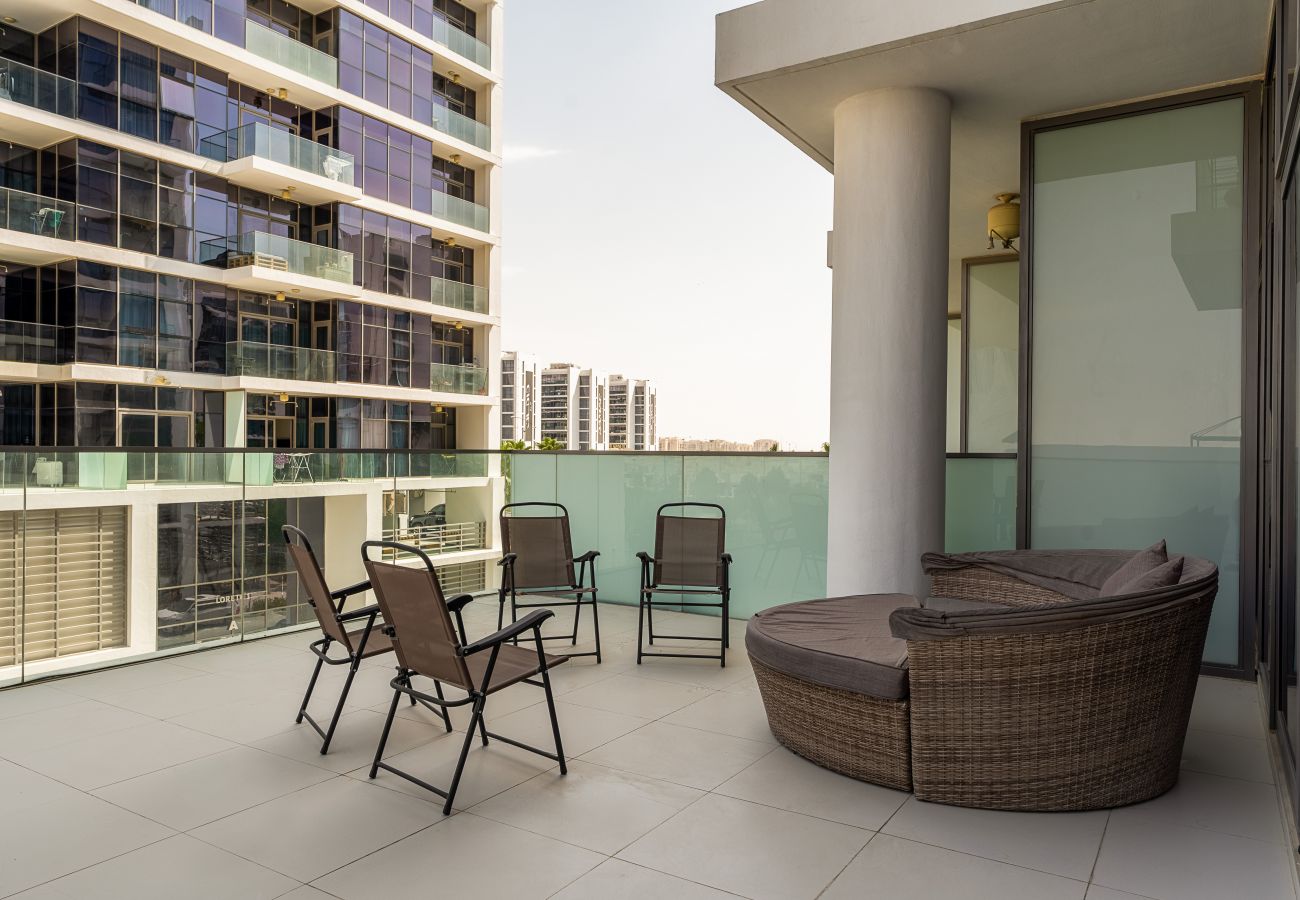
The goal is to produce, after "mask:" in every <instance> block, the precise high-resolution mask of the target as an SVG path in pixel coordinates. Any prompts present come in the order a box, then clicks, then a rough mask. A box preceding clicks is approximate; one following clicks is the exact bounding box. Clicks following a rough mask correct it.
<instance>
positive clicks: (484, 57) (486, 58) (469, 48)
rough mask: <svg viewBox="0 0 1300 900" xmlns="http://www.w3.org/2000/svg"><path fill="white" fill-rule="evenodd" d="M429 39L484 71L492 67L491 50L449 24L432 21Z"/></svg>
mask: <svg viewBox="0 0 1300 900" xmlns="http://www.w3.org/2000/svg"><path fill="white" fill-rule="evenodd" d="M430 37H432V38H433V39H434V41H436V42H437V43H439V44H442V45H443V46H444V47H446V48H447V49H448V50H451V51H452V52H453V53H459V54H460V55H461V56H463V57H465V58H466V59H468V60H471V61H472V62H475V63H477V64H478V65H480V66H482V67H483V68H485V69H486V68H489V67H490V66H491V65H492V48H491V47H489V46H488V45H487V44H485V43H483V42H482V41H480V40H479V39H478V38H476V37H471V36H470V35H468V34H466V33H465V32H463V31H461V30H460V29H459V28H457V27H456V26H455V25H452V24H451V23H450V22H445V21H443V20H442V19H434V20H433V34H432V35H430Z"/></svg>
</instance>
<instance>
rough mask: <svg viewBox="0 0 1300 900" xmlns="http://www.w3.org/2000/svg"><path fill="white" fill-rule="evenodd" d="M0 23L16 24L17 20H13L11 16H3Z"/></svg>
mask: <svg viewBox="0 0 1300 900" xmlns="http://www.w3.org/2000/svg"><path fill="white" fill-rule="evenodd" d="M0 22H4V23H5V24H6V25H17V24H18V20H17V19H15V18H14V17H13V16H5V17H4V18H3V19H0Z"/></svg>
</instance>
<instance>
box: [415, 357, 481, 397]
mask: <svg viewBox="0 0 1300 900" xmlns="http://www.w3.org/2000/svg"><path fill="white" fill-rule="evenodd" d="M429 388H430V390H434V391H446V392H448V393H452V394H486V393H487V369H485V368H483V367H482V366H449V365H446V364H444V363H434V364H432V365H431V366H429Z"/></svg>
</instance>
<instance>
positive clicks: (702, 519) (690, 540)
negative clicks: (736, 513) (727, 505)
mask: <svg viewBox="0 0 1300 900" xmlns="http://www.w3.org/2000/svg"><path fill="white" fill-rule="evenodd" d="M666 509H680V510H682V512H686V511H687V510H688V509H715V510H717V511H718V514H717V515H716V516H686V515H674V514H668V515H665V514H664V510H666ZM726 531H727V513H726V510H724V509H723V508H722V507H721V506H719V505H718V504H716V503H665V504H664V505H663V506H661V507H659V512H658V513H657V514H656V515H655V565H654V583H655V584H676V585H682V586H685V587H715V588H720V587H722V554H723V553H725V552H726V550H727V547H726Z"/></svg>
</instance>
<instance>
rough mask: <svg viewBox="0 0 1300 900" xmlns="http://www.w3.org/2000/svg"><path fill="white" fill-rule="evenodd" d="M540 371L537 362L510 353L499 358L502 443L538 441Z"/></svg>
mask: <svg viewBox="0 0 1300 900" xmlns="http://www.w3.org/2000/svg"><path fill="white" fill-rule="evenodd" d="M540 372H541V370H540V369H539V368H538V365H537V360H536V359H534V358H533V357H531V356H524V355H523V354H521V353H515V352H514V351H513V350H510V351H506V352H503V353H502V354H501V440H502V441H523V442H524V443H525V444H529V445H532V444H536V443H537V442H538V441H539V440H540V439H541V435H540V430H539V424H540V419H539V418H538V413H539V412H540V406H541V380H540V377H539V375H540Z"/></svg>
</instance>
